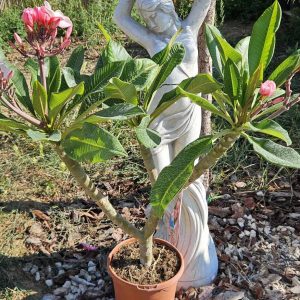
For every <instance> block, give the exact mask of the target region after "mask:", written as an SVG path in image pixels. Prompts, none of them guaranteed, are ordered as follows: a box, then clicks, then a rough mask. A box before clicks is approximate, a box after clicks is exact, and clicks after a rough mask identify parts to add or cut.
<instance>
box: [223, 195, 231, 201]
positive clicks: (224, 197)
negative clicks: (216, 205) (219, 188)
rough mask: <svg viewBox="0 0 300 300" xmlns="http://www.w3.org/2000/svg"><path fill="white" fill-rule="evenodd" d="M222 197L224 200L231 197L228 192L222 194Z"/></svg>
mask: <svg viewBox="0 0 300 300" xmlns="http://www.w3.org/2000/svg"><path fill="white" fill-rule="evenodd" d="M222 198H223V199H224V200H229V199H231V195H229V194H224V195H223V196H222Z"/></svg>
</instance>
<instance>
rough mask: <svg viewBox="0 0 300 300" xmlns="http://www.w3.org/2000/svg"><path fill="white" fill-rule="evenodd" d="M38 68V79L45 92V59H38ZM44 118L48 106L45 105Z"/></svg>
mask: <svg viewBox="0 0 300 300" xmlns="http://www.w3.org/2000/svg"><path fill="white" fill-rule="evenodd" d="M38 61H39V66H40V77H41V83H42V85H43V87H44V88H45V90H46V91H47V78H46V69H45V59H44V58H41V57H39V59H38ZM45 116H48V106H47V105H46V108H45Z"/></svg>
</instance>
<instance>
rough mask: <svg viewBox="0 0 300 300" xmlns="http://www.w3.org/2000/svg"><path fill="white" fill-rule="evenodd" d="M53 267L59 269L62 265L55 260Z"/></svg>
mask: <svg viewBox="0 0 300 300" xmlns="http://www.w3.org/2000/svg"><path fill="white" fill-rule="evenodd" d="M55 267H56V268H58V269H60V268H61V267H62V263H61V262H60V261H58V262H56V263H55Z"/></svg>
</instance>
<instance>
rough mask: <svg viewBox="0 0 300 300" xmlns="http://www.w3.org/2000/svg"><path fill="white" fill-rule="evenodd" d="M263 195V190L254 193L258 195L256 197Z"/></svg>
mask: <svg viewBox="0 0 300 300" xmlns="http://www.w3.org/2000/svg"><path fill="white" fill-rule="evenodd" d="M264 195H265V193H264V192H263V191H258V192H257V193H256V196H258V197H263V196H264Z"/></svg>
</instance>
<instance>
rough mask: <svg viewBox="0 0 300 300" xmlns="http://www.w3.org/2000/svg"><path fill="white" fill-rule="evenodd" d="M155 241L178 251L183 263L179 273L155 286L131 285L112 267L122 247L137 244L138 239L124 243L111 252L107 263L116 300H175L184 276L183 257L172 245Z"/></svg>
mask: <svg viewBox="0 0 300 300" xmlns="http://www.w3.org/2000/svg"><path fill="white" fill-rule="evenodd" d="M155 241H156V242H157V243H159V244H164V245H166V246H167V247H169V248H171V249H173V250H175V251H176V253H177V255H178V257H179V259H180V263H181V266H180V269H179V271H178V273H177V274H176V275H175V276H174V277H173V278H171V279H169V280H168V281H165V282H162V283H159V284H155V285H139V284H134V283H130V282H128V281H126V280H124V279H122V278H121V277H119V276H118V275H117V274H116V273H115V272H114V270H113V269H112V267H111V261H112V258H113V255H114V254H115V253H117V252H118V251H119V249H120V248H121V247H122V246H124V245H129V244H132V243H134V242H136V239H133V238H132V239H128V240H126V241H123V242H121V243H120V244H118V245H117V246H116V247H115V248H114V249H113V250H112V251H111V252H110V254H109V256H108V261H107V267H108V271H109V274H110V275H111V277H112V280H113V283H114V289H115V299H116V300H174V298H175V293H176V286H177V283H178V281H179V279H180V277H181V276H182V273H183V269H184V265H183V257H182V255H181V253H180V252H179V251H178V250H177V249H176V248H175V247H174V246H172V245H171V244H170V243H168V242H166V241H164V240H161V239H155Z"/></svg>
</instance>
